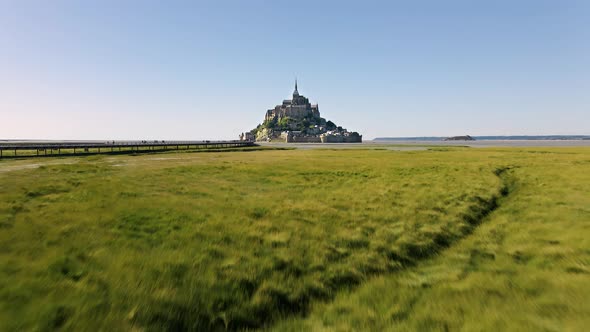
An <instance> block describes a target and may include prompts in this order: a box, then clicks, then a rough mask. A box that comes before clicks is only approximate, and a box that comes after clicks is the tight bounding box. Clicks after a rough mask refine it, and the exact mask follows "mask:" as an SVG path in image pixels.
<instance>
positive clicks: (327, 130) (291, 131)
mask: <svg viewBox="0 0 590 332" xmlns="http://www.w3.org/2000/svg"><path fill="white" fill-rule="evenodd" d="M240 140H256V141H259V142H260V141H264V142H271V141H279V142H287V143H361V142H362V136H361V135H360V134H359V133H357V132H349V131H348V130H346V129H345V128H342V127H340V126H336V125H335V124H334V123H333V122H332V121H326V119H324V118H322V117H321V116H320V110H319V107H318V105H317V104H311V103H310V102H309V99H307V98H306V97H304V96H302V95H300V94H299V90H298V89H297V80H295V91H293V98H292V99H286V100H283V103H282V104H280V105H277V106H275V107H274V108H272V109H269V110H267V111H266V114H265V115H264V122H263V123H262V124H260V125H258V127H256V128H254V129H253V130H251V131H250V132H246V133H243V134H242V135H240Z"/></svg>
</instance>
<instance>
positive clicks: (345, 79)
mask: <svg viewBox="0 0 590 332" xmlns="http://www.w3.org/2000/svg"><path fill="white" fill-rule="evenodd" d="M295 76H297V77H298V79H299V91H300V92H301V93H302V94H303V95H305V96H307V97H308V98H310V100H311V101H312V102H313V103H319V107H320V112H321V113H322V116H324V117H326V118H328V119H331V120H333V121H334V122H336V123H337V124H339V125H342V126H344V127H346V128H348V129H351V130H357V131H359V132H361V133H362V134H364V136H365V138H373V137H378V136H430V135H439V136H445V135H462V134H471V135H516V134H529V135H535V134H590V1H566V0H561V1H544V0H522V1H518V0H510V1H503V0H494V1H492V0H489V1H476V0H465V1H453V0H447V1H434V0H433V1H356V2H348V1H319V0H318V1H303V0H300V1H297V0H291V1H270V0H269V1H256V0H253V1H220V0H217V1H213V0H211V1H197V0H195V1H124V0H116V1H110V0H109V1H107V0H101V1H81V0H78V1H75V0H72V1H59V0H58V1H45V0H39V1H27V0H14V1H13V0H3V1H2V0H0V139H1V138H48V139H152V138H153V139H156V138H158V139H235V138H237V135H238V134H239V133H240V132H242V131H246V130H249V129H251V128H253V127H254V126H256V125H257V124H258V123H260V122H262V120H263V117H264V113H265V111H266V110H267V109H269V108H272V107H274V105H276V104H278V103H280V102H281V101H282V100H283V99H286V98H289V96H290V94H291V93H292V90H293V80H294V77H295Z"/></svg>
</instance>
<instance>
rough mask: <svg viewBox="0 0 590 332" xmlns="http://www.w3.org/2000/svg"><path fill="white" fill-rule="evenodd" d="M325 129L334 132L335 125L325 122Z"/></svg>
mask: <svg viewBox="0 0 590 332" xmlns="http://www.w3.org/2000/svg"><path fill="white" fill-rule="evenodd" d="M326 129H328V130H334V129H336V125H335V124H334V122H332V121H328V122H326Z"/></svg>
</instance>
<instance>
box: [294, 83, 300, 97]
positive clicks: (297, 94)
mask: <svg viewBox="0 0 590 332" xmlns="http://www.w3.org/2000/svg"><path fill="white" fill-rule="evenodd" d="M293 96H299V91H297V79H295V91H293Z"/></svg>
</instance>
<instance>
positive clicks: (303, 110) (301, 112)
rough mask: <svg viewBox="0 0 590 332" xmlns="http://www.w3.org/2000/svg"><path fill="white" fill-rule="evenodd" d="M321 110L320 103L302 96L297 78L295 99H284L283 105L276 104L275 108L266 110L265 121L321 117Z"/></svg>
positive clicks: (294, 92)
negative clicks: (298, 88)
mask: <svg viewBox="0 0 590 332" xmlns="http://www.w3.org/2000/svg"><path fill="white" fill-rule="evenodd" d="M319 117H320V110H319V109H318V105H317V104H315V105H312V104H310V103H309V99H307V98H305V97H304V96H301V95H300V94H299V91H298V90H297V80H295V91H293V99H285V100H283V104H282V105H277V106H275V108H274V109H270V110H268V111H266V115H265V116H264V121H265V122H266V121H275V120H276V121H277V122H278V121H281V120H282V119H284V118H291V119H299V120H303V119H305V118H319Z"/></svg>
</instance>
